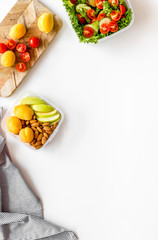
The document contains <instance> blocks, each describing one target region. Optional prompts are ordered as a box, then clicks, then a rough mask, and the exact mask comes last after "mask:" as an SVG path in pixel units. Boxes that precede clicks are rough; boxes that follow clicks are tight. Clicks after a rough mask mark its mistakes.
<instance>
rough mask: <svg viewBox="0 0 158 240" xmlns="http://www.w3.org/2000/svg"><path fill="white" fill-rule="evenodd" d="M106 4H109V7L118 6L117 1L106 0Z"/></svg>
mask: <svg viewBox="0 0 158 240" xmlns="http://www.w3.org/2000/svg"><path fill="white" fill-rule="evenodd" d="M108 2H109V3H110V4H111V6H114V5H115V6H118V5H119V0H108Z"/></svg>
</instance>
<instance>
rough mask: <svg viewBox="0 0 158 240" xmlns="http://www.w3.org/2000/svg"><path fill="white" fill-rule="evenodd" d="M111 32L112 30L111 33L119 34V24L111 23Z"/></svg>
mask: <svg viewBox="0 0 158 240" xmlns="http://www.w3.org/2000/svg"><path fill="white" fill-rule="evenodd" d="M109 30H110V32H117V30H118V24H117V22H115V21H111V22H110V23H109Z"/></svg>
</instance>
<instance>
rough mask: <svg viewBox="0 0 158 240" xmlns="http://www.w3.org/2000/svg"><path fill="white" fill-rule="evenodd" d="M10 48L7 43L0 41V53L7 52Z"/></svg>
mask: <svg viewBox="0 0 158 240" xmlns="http://www.w3.org/2000/svg"><path fill="white" fill-rule="evenodd" d="M7 50H8V48H7V45H6V44H5V43H0V53H5V52H6V51H7Z"/></svg>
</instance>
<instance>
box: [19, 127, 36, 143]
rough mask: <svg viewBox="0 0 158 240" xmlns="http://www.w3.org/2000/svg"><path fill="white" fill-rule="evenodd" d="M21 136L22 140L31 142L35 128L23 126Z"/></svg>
mask: <svg viewBox="0 0 158 240" xmlns="http://www.w3.org/2000/svg"><path fill="white" fill-rule="evenodd" d="M19 137H20V139H21V141H23V142H25V143H30V142H32V140H33V139H34V133H33V130H32V129H31V128H29V127H26V128H23V129H21V131H20V133H19Z"/></svg>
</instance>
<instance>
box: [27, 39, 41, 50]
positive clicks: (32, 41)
mask: <svg viewBox="0 0 158 240" xmlns="http://www.w3.org/2000/svg"><path fill="white" fill-rule="evenodd" d="M29 44H30V46H31V47H33V48H37V47H39V45H40V40H39V38H38V37H31V38H30V40H29Z"/></svg>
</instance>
